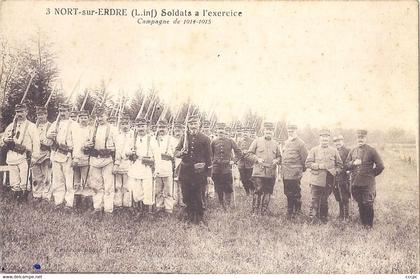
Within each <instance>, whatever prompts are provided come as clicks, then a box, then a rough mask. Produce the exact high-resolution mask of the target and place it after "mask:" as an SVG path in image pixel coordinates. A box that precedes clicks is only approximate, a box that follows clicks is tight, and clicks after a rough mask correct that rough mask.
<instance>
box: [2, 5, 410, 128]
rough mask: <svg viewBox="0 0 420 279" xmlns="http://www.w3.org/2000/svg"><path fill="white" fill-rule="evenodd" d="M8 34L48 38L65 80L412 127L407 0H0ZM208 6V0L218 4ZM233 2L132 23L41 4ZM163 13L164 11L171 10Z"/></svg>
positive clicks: (320, 120) (221, 110)
mask: <svg viewBox="0 0 420 279" xmlns="http://www.w3.org/2000/svg"><path fill="white" fill-rule="evenodd" d="M1 5H2V7H1V17H0V26H1V28H2V30H1V32H2V33H3V35H5V36H6V37H7V38H8V39H9V40H10V41H11V42H12V41H15V42H20V41H22V40H25V39H26V38H29V37H31V36H34V34H36V30H37V29H38V28H40V29H41V30H42V31H43V32H44V34H46V35H47V36H48V37H49V39H50V40H51V41H53V42H54V44H55V49H56V51H57V54H58V56H57V58H58V60H57V63H58V66H59V68H60V71H61V75H60V76H61V78H62V82H63V86H64V89H65V90H67V91H70V90H71V88H72V87H73V85H74V84H75V83H76V81H77V79H78V78H79V76H80V75H82V77H81V84H80V86H81V88H84V87H90V86H95V85H98V84H99V83H100V80H101V79H105V80H108V79H111V80H110V83H109V90H111V92H118V91H119V90H124V91H125V92H127V93H128V94H133V93H134V91H135V89H136V88H137V87H138V86H139V85H141V86H142V87H144V88H150V87H152V86H154V87H155V88H156V89H158V90H159V92H160V93H161V94H162V96H163V97H164V98H166V99H169V98H170V97H169V96H171V95H172V97H171V98H172V100H176V101H177V102H179V101H181V100H185V99H186V98H187V97H188V96H191V98H192V99H193V100H195V101H196V102H198V103H200V104H202V106H205V107H210V106H216V107H217V112H218V114H219V115H221V118H222V119H223V120H229V119H231V118H232V117H235V116H238V115H240V114H241V113H242V112H243V111H244V110H245V109H246V108H248V107H252V108H253V109H254V110H255V111H257V112H259V113H261V114H263V115H264V116H265V117H266V119H267V120H277V119H279V118H282V117H285V118H286V119H287V120H288V121H292V122H295V123H297V124H298V125H300V126H303V125H306V124H308V123H309V124H311V126H314V127H323V126H326V127H331V128H333V127H343V128H357V127H363V128H368V129H372V128H389V127H392V126H395V127H402V128H406V129H410V130H416V129H417V127H418V116H417V113H418V91H417V90H418V87H417V86H418V79H417V75H418V68H417V67H418V60H417V59H418V58H417V55H418V53H417V4H416V2H415V1H407V2H402V1H399V2H361V1H358V2H351V3H347V2H338V1H336V2H327V1H324V2H300V3H296V2H260V3H251V2H241V3H239V2H224V3H193V2H182V3H173V2H166V3H163V4H162V3H161V4H157V3H153V2H137V3H136V2H102V3H100V2H95V3H92V2H91V3H82V2H73V3H72V2H53V1H51V2H35V1H33V2H32V3H31V4H30V5H28V3H25V2H23V1H22V2H3V3H2V4H1ZM218 6H219V7H218ZM47 7H49V8H55V7H79V8H83V7H90V8H94V7H118V8H127V9H129V10H130V9H131V8H138V9H142V8H157V9H161V8H167V9H171V8H175V9H176V8H178V9H180V10H183V9H189V10H192V11H195V10H201V9H203V8H206V9H210V10H230V9H234V10H237V11H242V12H243V14H244V15H243V16H242V17H240V18H213V19H212V21H213V23H212V24H211V25H179V26H176V25H169V26H147V25H139V24H137V23H136V21H135V19H133V18H131V17H99V16H90V17H89V16H51V15H50V16H47V15H45V11H46V8H47ZM171 19H173V18H171Z"/></svg>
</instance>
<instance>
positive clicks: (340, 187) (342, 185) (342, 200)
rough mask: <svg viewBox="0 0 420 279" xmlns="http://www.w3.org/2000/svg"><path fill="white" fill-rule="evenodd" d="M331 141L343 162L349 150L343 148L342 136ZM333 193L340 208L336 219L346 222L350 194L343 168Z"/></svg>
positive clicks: (337, 177)
mask: <svg viewBox="0 0 420 279" xmlns="http://www.w3.org/2000/svg"><path fill="white" fill-rule="evenodd" d="M333 141H334V144H335V147H336V148H337V150H338V154H340V158H341V161H343V162H345V161H346V159H347V155H348V154H349V151H350V149H348V148H346V147H345V146H344V137H343V136H342V135H338V136H336V137H334V138H333ZM333 193H334V197H335V199H336V201H338V205H339V207H340V215H339V216H338V218H339V219H344V220H347V219H348V218H349V199H350V195H351V194H350V187H349V178H348V175H347V173H346V171H345V168H344V169H343V170H342V171H341V172H339V173H338V174H337V176H336V179H335V185H334V188H333Z"/></svg>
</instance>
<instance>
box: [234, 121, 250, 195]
mask: <svg viewBox="0 0 420 279" xmlns="http://www.w3.org/2000/svg"><path fill="white" fill-rule="evenodd" d="M249 132H250V130H248V129H245V131H244V134H243V136H242V138H240V139H239V140H238V147H239V148H240V149H241V150H242V152H243V153H245V152H247V151H248V149H249V147H250V146H251V143H252V141H253V139H252V138H251V137H250V135H249V134H248V133H249ZM253 166H254V162H253V161H252V160H251V159H250V158H249V157H248V156H247V154H243V155H242V156H241V157H240V158H239V160H238V169H239V175H240V179H241V182H242V186H243V187H244V189H245V192H246V193H247V195H248V194H249V193H253V192H254V183H253V181H252V167H253Z"/></svg>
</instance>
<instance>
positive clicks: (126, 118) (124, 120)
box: [120, 116, 130, 124]
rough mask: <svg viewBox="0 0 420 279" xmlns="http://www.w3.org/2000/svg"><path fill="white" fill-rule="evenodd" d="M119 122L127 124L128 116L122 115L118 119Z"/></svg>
mask: <svg viewBox="0 0 420 279" xmlns="http://www.w3.org/2000/svg"><path fill="white" fill-rule="evenodd" d="M120 123H121V124H128V123H130V118H129V117H128V116H123V117H121V119H120Z"/></svg>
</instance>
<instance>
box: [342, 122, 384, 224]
mask: <svg viewBox="0 0 420 279" xmlns="http://www.w3.org/2000/svg"><path fill="white" fill-rule="evenodd" d="M366 137H367V131H366V130H358V131H357V147H356V148H354V149H353V150H351V151H350V153H349V155H348V156H347V159H346V167H347V169H349V170H350V171H351V176H350V177H351V182H350V183H351V188H352V189H351V191H352V195H353V198H354V199H355V200H356V201H357V203H358V206H359V213H360V220H361V222H362V224H363V225H364V226H366V227H368V228H371V227H372V226H373V218H374V210H373V202H374V200H375V197H376V186H375V177H376V176H378V175H379V174H381V173H382V171H383V170H384V164H383V162H382V159H381V157H380V156H379V154H378V152H377V151H376V149H375V148H373V147H371V146H369V145H367V144H366Z"/></svg>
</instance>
